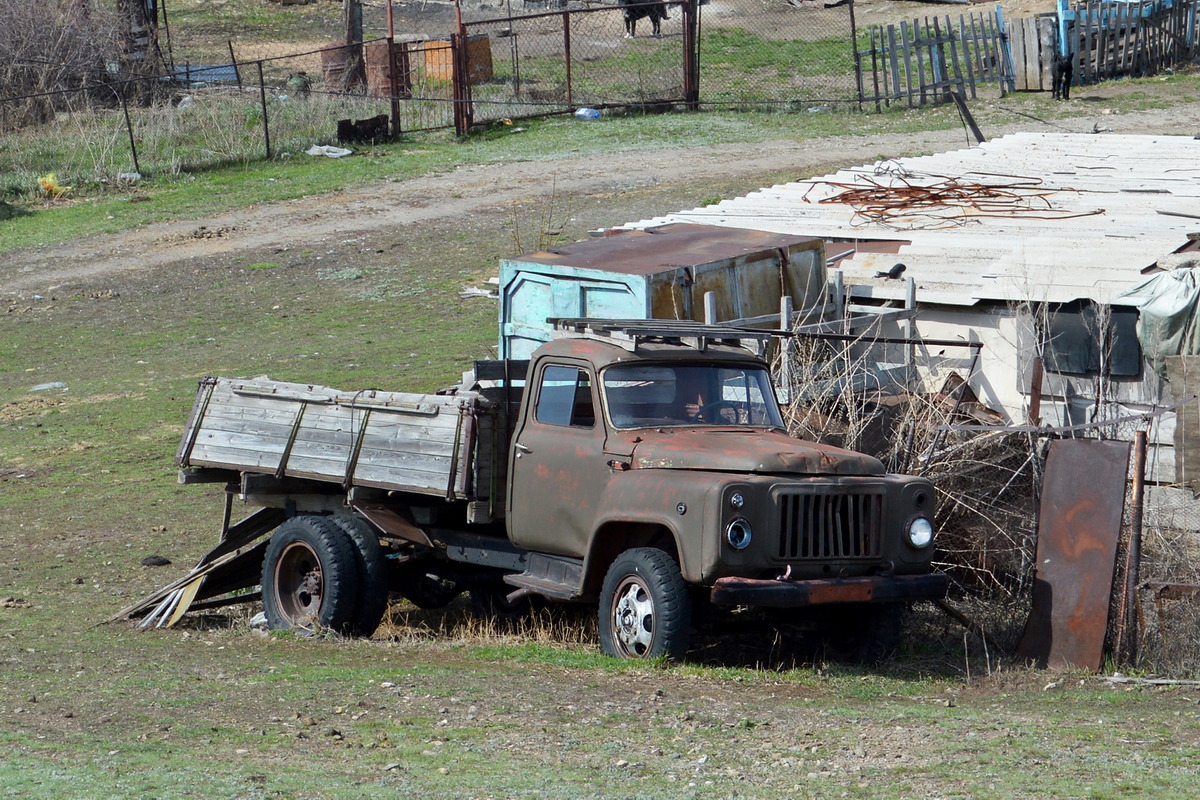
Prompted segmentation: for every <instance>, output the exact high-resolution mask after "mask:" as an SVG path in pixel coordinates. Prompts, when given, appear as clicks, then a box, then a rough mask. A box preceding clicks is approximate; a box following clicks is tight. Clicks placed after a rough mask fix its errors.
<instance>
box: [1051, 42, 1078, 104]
mask: <svg viewBox="0 0 1200 800" xmlns="http://www.w3.org/2000/svg"><path fill="white" fill-rule="evenodd" d="M1074 72H1075V54H1074V53H1067V54H1066V55H1065V56H1063V55H1060V54H1059V53H1058V52H1057V51H1055V53H1054V61H1053V62H1052V63H1051V64H1050V92H1051V94H1052V95H1053V96H1054V99H1055V100H1070V99H1071V75H1072V74H1073V73H1074Z"/></svg>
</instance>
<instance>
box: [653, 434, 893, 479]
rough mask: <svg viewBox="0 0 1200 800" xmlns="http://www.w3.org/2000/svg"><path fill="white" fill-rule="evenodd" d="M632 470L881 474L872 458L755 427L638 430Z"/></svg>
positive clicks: (879, 467) (876, 462)
mask: <svg viewBox="0 0 1200 800" xmlns="http://www.w3.org/2000/svg"><path fill="white" fill-rule="evenodd" d="M640 438H641V441H640V442H637V443H636V444H634V447H633V456H632V461H631V464H630V466H631V467H633V468H634V469H696V470H708V471H712V472H754V473H769V474H800V475H883V474H884V469H883V464H882V463H880V461H879V460H878V459H876V458H873V457H871V456H868V455H864V454H863V453H855V452H853V451H851V450H843V449H841V448H840V447H830V446H828V445H823V444H816V443H814V442H806V441H803V440H800V439H793V438H792V437H790V436H788V435H787V434H786V433H783V432H781V431H770V430H762V429H755V428H750V429H747V428H676V429H673V430H662V431H654V432H641V437H640Z"/></svg>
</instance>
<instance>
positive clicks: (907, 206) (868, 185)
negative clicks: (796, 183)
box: [804, 162, 1104, 230]
mask: <svg viewBox="0 0 1200 800" xmlns="http://www.w3.org/2000/svg"><path fill="white" fill-rule="evenodd" d="M975 174H978V175H984V176H986V177H991V178H1001V179H1004V181H1005V182H1002V183H1001V182H996V183H981V182H974V181H964V180H961V179H958V178H951V177H947V176H944V175H932V174H925V175H918V174H917V173H914V172H911V171H909V170H906V169H904V168H902V167H900V166H899V165H896V164H895V163H894V162H893V163H887V162H885V163H884V164H881V165H880V166H879V167H878V168H876V170H875V173H874V174H873V175H863V176H860V177H859V178H858V180H857V182H856V183H852V184H849V183H839V182H837V181H814V182H813V183H812V185H811V186H810V187H809V189H808V191H807V192H805V195H804V200H805V202H810V203H811V202H813V201H812V200H810V199H809V194H810V193H811V192H812V191H813V190H814V189H815V188H816V187H817V186H818V185H821V184H826V185H829V186H832V187H834V188H837V189H841V190H842V191H840V192H838V193H836V194H833V195H830V196H829V197H823V198H820V199H819V200H817V201H816V202H818V203H839V204H842V205H847V206H850V207H851V208H853V209H854V217H853V219H852V224H855V225H868V224H872V223H874V224H877V225H883V226H887V227H891V228H896V229H901V230H916V229H923V228H948V227H957V226H961V225H965V224H966V223H968V222H970V221H971V220H972V219H978V218H979V217H1006V218H1025V219H1071V218H1074V217H1090V216H1094V215H1096V214H1103V213H1104V209H1102V208H1100V209H1095V210H1093V211H1068V210H1065V209H1061V208H1059V209H1056V208H1055V207H1054V205H1053V203H1052V202H1051V200H1050V197H1051V196H1052V195H1053V194H1054V193H1055V191H1057V190H1054V189H1050V188H1046V187H1044V186H1043V181H1042V179H1040V178H1026V177H1021V176H1017V175H989V174H988V173H975ZM864 184H865V185H864Z"/></svg>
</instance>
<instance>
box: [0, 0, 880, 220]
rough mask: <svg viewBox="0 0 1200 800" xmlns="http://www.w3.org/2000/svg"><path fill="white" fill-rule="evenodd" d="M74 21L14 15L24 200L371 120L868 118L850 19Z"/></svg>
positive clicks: (602, 7) (724, 15)
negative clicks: (775, 112) (861, 111)
mask: <svg viewBox="0 0 1200 800" xmlns="http://www.w3.org/2000/svg"><path fill="white" fill-rule="evenodd" d="M59 5H60V6H61V8H60V9H59V10H60V11H61V12H62V13H60V14H58V15H57V16H54V15H50V16H47V15H46V14H45V13H44V11H43V10H42V4H38V3H33V2H32V0H0V10H3V11H4V14H5V18H6V19H7V20H8V22H9V23H10V24H9V25H8V27H7V29H6V30H5V31H3V32H0V56H3V61H4V64H5V65H6V66H5V67H4V68H3V69H0V176H3V177H2V178H0V193H2V194H4V195H6V196H9V197H16V198H20V197H22V196H26V195H28V194H29V193H30V192H32V191H34V188H33V187H36V186H37V182H38V180H39V179H40V178H42V177H44V176H45V175H46V174H47V173H49V172H55V173H57V175H58V179H59V181H60V183H61V185H74V186H88V185H92V186H96V187H101V186H104V185H110V184H113V183H116V182H119V181H121V180H126V179H128V176H131V175H133V174H134V173H140V174H142V175H163V174H176V173H180V172H186V171H189V170H194V169H198V168H202V167H205V166H210V165H220V164H227V163H238V162H245V161H250V160H257V159H261V158H265V157H272V156H276V157H277V156H279V155H281V154H283V153H295V152H298V151H303V150H305V149H308V148H309V147H311V146H312V145H314V144H336V143H337V140H338V133H339V123H340V122H343V121H349V122H350V123H354V122H356V121H357V122H362V121H368V122H369V123H370V124H368V125H367V126H366V127H363V126H361V125H360V126H358V127H354V128H345V126H344V125H343V127H342V132H346V131H351V132H354V133H358V134H362V133H369V134H370V135H369V136H365V137H364V136H356V137H354V138H355V139H356V140H364V139H366V140H377V139H378V138H379V137H378V136H377V135H376V133H377V131H378V130H379V128H378V125H376V124H375V123H374V122H373V121H375V120H377V119H378V117H380V115H387V117H388V122H387V124H388V126H389V133H390V134H392V135H394V134H396V133H397V132H414V131H422V130H431V129H443V128H450V127H454V128H455V129H456V130H457V131H458V132H459V133H463V132H465V131H466V130H467V129H469V127H470V126H471V125H472V124H479V123H484V122H488V121H494V120H499V119H505V118H508V119H511V118H517V117H527V116H539V115H545V114H555V113H568V112H570V111H573V110H574V109H576V108H578V107H581V106H592V107H598V108H614V107H634V108H639V109H646V108H647V107H654V108H655V110H670V109H674V108H679V107H681V105H680V104H682V107H688V108H697V107H712V106H720V107H729V106H736V107H759V108H781V109H785V110H790V109H794V108H809V107H812V106H813V105H814V104H821V105H826V104H832V103H846V104H850V103H853V102H855V101H856V99H857V90H856V88H855V78H854V56H853V35H852V34H853V29H852V25H851V20H852V16H851V5H850V3H848V2H847V3H844V4H841V5H835V4H830V5H834V7H832V8H826V7H825V4H818V3H813V2H809V0H791V1H790V2H789V0H712V1H711V2H704V1H703V0H649V2H640V1H639V0H586V2H562V1H561V0H545V2H542V1H541V0H522V2H521V3H520V5H519V6H518V5H517V3H516V2H513V0H504V2H503V3H502V4H500V5H499V6H496V5H492V4H490V3H485V2H482V0H463V1H462V4H461V5H460V6H458V7H456V6H455V5H454V4H451V3H447V2H437V0H413V1H412V2H408V1H406V0H394V2H392V3H390V4H389V3H387V2H372V3H367V4H365V5H361V6H360V9H361V18H355V17H351V16H349V15H348V13H347V12H346V9H347V8H349V7H350V6H351V4H343V3H328V2H326V3H309V4H298V5H292V4H287V5H284V4H276V3H269V2H245V3H236V4H232V3H231V4H225V5H222V6H221V7H220V8H216V7H213V6H212V5H211V4H210V3H205V2H201V0H172V2H171V3H170V4H169V5H168V4H167V3H165V2H163V0H93V2H91V3H90V4H89V3H86V2H85V3H78V2H66V0H63V2H61V3H60V4H59ZM460 19H461V25H460V24H459V22H460ZM389 32H390V33H391V34H392V39H393V41H394V47H392V48H390V50H389V47H388V44H387V40H386V39H385V38H384V37H386V36H387V35H388V34H389ZM347 41H351V42H352V44H350V45H346V44H345V43H346V42H347ZM68 45H69V46H68ZM123 176H124V177H123Z"/></svg>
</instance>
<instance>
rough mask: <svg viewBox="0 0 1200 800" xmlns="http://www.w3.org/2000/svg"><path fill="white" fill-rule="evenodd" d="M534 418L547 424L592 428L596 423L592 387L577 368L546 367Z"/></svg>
mask: <svg viewBox="0 0 1200 800" xmlns="http://www.w3.org/2000/svg"><path fill="white" fill-rule="evenodd" d="M533 416H534V418H535V419H536V420H537V421H538V422H541V423H543V424H545V425H563V426H571V427H576V428H590V427H592V426H593V425H595V424H596V411H595V408H594V406H593V405H592V384H591V381H590V380H589V379H588V374H587V373H586V372H585V371H583V370H581V369H577V368H576V367H546V368H545V369H544V370H542V379H541V383H540V384H539V385H538V399H537V406H536V407H535V408H534V413H533Z"/></svg>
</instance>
